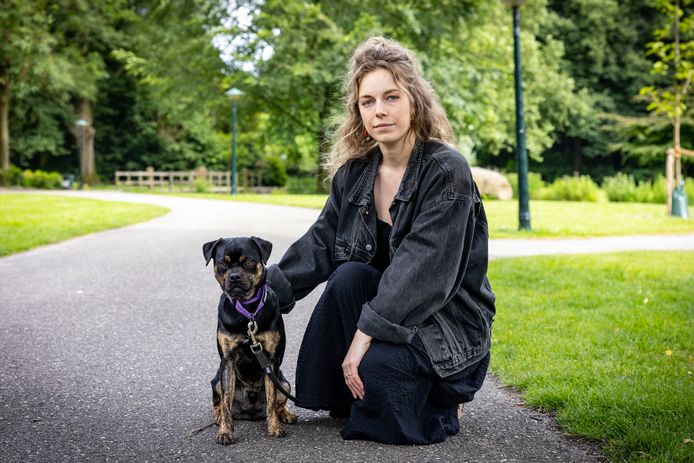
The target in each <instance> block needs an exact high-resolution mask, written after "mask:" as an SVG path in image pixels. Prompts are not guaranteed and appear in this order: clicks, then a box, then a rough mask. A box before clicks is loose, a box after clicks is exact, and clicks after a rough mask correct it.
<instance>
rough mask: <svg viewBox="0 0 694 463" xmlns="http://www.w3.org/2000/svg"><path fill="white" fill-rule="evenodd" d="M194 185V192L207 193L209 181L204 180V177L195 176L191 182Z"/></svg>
mask: <svg viewBox="0 0 694 463" xmlns="http://www.w3.org/2000/svg"><path fill="white" fill-rule="evenodd" d="M193 185H194V187H195V192H196V193H207V192H208V191H210V187H211V185H210V183H209V182H208V181H207V180H205V178H204V177H203V178H196V179H195V183H194V184H193Z"/></svg>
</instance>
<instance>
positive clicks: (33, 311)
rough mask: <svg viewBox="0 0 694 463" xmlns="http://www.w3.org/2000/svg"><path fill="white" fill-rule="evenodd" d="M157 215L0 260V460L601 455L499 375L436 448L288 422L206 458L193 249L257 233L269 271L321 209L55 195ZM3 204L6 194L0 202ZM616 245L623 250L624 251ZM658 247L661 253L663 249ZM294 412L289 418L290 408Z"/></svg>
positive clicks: (206, 401)
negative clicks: (118, 203)
mask: <svg viewBox="0 0 694 463" xmlns="http://www.w3.org/2000/svg"><path fill="white" fill-rule="evenodd" d="M52 194H66V195H70V196H81V197H92V198H99V199H108V200H122V201H131V202H143V203H150V204H158V205H163V206H166V207H168V208H170V209H171V213H169V214H167V215H165V216H162V217H159V218H157V219H154V220H151V221H149V222H145V223H140V224H137V225H133V226H129V227H125V228H121V229H116V230H110V231H105V232H101V233H95V234H92V235H87V236H83V237H79V238H75V239H71V240H68V241H65V242H62V243H58V244H54V245H49V246H44V247H41V248H38V249H35V250H32V251H28V252H24V253H19V254H15V255H12V256H8V257H5V258H1V259H0V460H2V461H3V462H15V461H17V462H19V461H22V462H25V461H124V462H125V461H161V462H164V461H165V462H169V461H191V462H193V461H194V462H203V461H245V462H253V461H287V462H315V461H337V462H361V461H369V462H385V461H405V462H409V461H417V462H420V461H466V462H544V461H546V462H585V461H598V460H601V459H602V458H601V457H600V454H599V451H598V450H597V448H596V446H595V445H593V444H590V443H586V442H583V441H581V440H579V439H575V438H569V437H566V436H564V435H563V434H562V433H561V432H560V431H559V430H558V429H557V427H556V425H555V423H554V420H553V419H552V418H551V417H549V416H547V415H544V414H540V413H538V412H535V411H533V410H530V409H528V408H526V407H524V406H523V404H522V403H521V401H520V399H519V396H518V395H517V394H516V393H514V392H512V391H509V390H507V389H505V388H503V387H500V386H499V385H498V383H497V381H496V380H495V379H494V377H493V376H490V377H489V378H488V380H487V381H486V382H485V386H484V387H483V388H482V390H481V391H480V393H479V394H478V396H477V398H476V399H475V401H474V402H472V403H471V404H470V405H469V406H468V407H466V414H465V416H464V418H463V421H462V423H461V424H462V425H461V432H460V433H459V434H458V435H457V436H455V437H453V438H450V439H449V440H447V441H446V442H444V443H442V444H437V445H433V446H384V445H379V444H376V443H371V442H358V441H352V442H345V441H342V440H341V439H340V437H339V434H338V430H339V429H340V425H341V421H340V420H333V419H331V418H329V417H328V416H327V414H326V413H324V412H316V413H314V412H310V411H306V410H301V409H299V410H298V414H299V423H298V424H297V425H294V426H287V428H288V429H287V430H288V431H289V436H288V437H287V438H286V439H281V440H278V439H271V438H268V437H266V436H265V432H264V425H263V423H262V422H239V423H238V424H237V432H236V436H237V440H238V443H237V444H236V445H233V446H229V447H222V446H218V445H216V444H214V442H213V434H214V429H207V430H205V431H203V432H200V433H198V434H191V431H193V430H195V429H197V428H199V427H201V426H203V425H205V424H207V423H208V422H210V421H211V412H210V407H211V404H210V402H211V394H210V390H209V380H210V379H211V377H212V376H213V374H214V372H215V370H216V366H217V362H218V360H217V359H218V357H217V352H216V347H215V340H214V339H215V335H214V333H215V327H216V303H217V300H218V297H219V287H218V286H217V283H216V282H215V281H214V279H213V278H212V275H211V273H212V272H211V270H210V268H206V267H205V265H204V260H203V257H202V251H201V246H202V243H204V242H206V241H209V240H212V239H216V238H218V237H220V236H235V235H246V236H248V235H251V234H255V235H258V236H263V237H264V238H266V239H268V240H270V241H272V242H273V243H274V246H275V248H274V252H273V256H272V258H271V262H276V261H277V259H278V258H279V257H280V256H281V255H282V254H283V252H284V251H285V250H286V248H287V247H288V246H289V245H290V244H291V243H292V242H293V241H294V240H295V239H296V238H298V237H299V236H300V235H301V234H302V233H303V232H304V231H305V230H306V229H307V228H308V226H309V225H310V224H311V223H312V222H313V220H315V218H316V216H317V214H318V211H315V210H309V209H300V208H291V207H282V206H271V205H257V204H250V203H240V202H226V201H215V200H199V199H188V198H176V197H169V196H156V195H135V194H127V193H118V192H100V191H93V192H65V193H52ZM1 200H2V198H1V196H0V201H1ZM624 243H630V244H629V245H625V244H624ZM663 243H670V245H669V246H666V245H664V244H663ZM625 246H627V248H628V249H632V248H635V249H650V248H653V249H663V248H664V246H666V247H667V248H668V249H694V236H685V237H669V238H667V240H663V239H662V238H661V237H658V238H656V239H653V238H652V237H638V238H619V239H612V238H605V239H598V240H551V242H550V241H542V242H540V241H535V240H532V241H530V240H523V241H520V240H498V241H492V242H491V243H490V254H491V255H492V257H495V258H499V257H505V256H515V255H521V254H526V253H529V254H545V253H552V254H554V253H559V252H565V251H570V250H574V251H578V252H594V251H596V250H598V249H600V250H604V251H607V250H610V249H619V250H622V249H625ZM319 294H320V288H319V289H318V290H316V291H314V292H313V293H312V294H310V295H309V296H308V297H306V298H305V299H304V300H302V301H300V302H299V303H298V304H297V307H296V308H295V309H294V311H293V312H292V313H291V314H290V315H289V316H287V317H286V322H285V323H286V325H287V332H288V333H289V341H288V348H287V354H286V356H285V364H284V368H283V370H284V371H285V372H286V373H287V375H288V376H289V377H290V380H291V381H293V374H294V370H295V366H296V356H297V350H298V346H299V342H300V340H301V336H302V334H303V331H304V327H305V325H306V323H307V321H308V317H309V314H310V310H311V307H312V306H313V305H314V304H315V303H316V301H317V298H318V295H319ZM295 410H296V409H295Z"/></svg>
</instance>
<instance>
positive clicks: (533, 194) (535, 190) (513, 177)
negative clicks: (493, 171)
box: [504, 172, 546, 199]
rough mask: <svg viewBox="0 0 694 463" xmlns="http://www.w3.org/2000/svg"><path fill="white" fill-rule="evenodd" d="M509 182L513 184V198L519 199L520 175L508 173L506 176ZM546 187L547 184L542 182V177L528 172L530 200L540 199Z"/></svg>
mask: <svg viewBox="0 0 694 463" xmlns="http://www.w3.org/2000/svg"><path fill="white" fill-rule="evenodd" d="M504 176H505V177H506V179H508V182H509V183H510V184H511V188H512V189H513V197H514V198H518V174H517V173H507V174H504ZM545 186H546V184H545V182H544V181H542V175H540V174H538V173H536V172H528V189H529V190H530V199H540V198H539V196H538V195H539V194H540V190H542V189H543V188H544V187H545Z"/></svg>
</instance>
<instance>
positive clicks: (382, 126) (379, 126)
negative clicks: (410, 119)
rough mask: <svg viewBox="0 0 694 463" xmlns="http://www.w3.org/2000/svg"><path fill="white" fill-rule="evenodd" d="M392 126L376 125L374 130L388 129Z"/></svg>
mask: <svg viewBox="0 0 694 463" xmlns="http://www.w3.org/2000/svg"><path fill="white" fill-rule="evenodd" d="M393 125H394V124H378V125H376V126H374V129H376V130H378V129H387V128H388V127H392V126H393Z"/></svg>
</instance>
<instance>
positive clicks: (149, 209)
mask: <svg viewBox="0 0 694 463" xmlns="http://www.w3.org/2000/svg"><path fill="white" fill-rule="evenodd" d="M166 212H168V209H166V208H164V207H159V206H150V205H144V204H130V203H121V202H111V201H98V200H93V199H82V198H66V197H60V196H47V195H35V194H34V195H32V194H15V193H10V194H2V195H0V236H2V239H0V256H4V255H7V254H12V253H15V252H19V251H25V250H27V249H31V248H34V247H37V246H40V245H43V244H49V243H55V242H57V241H62V240H66V239H68V238H73V237H75V236H79V235H84V234H87V233H92V232H96V231H100V230H106V229H109V228H116V227H122V226H124V225H130V224H133V223H137V222H143V221H145V220H149V219H152V218H154V217H158V216H160V215H162V214H164V213H166Z"/></svg>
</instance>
